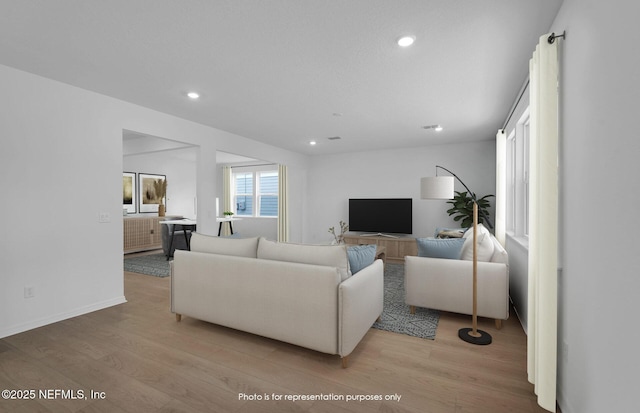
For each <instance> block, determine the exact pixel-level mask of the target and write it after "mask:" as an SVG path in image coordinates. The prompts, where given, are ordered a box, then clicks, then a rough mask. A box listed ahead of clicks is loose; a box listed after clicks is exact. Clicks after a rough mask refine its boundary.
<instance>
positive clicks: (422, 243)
mask: <svg viewBox="0 0 640 413" xmlns="http://www.w3.org/2000/svg"><path fill="white" fill-rule="evenodd" d="M464 241H465V240H464V238H416V242H417V244H418V256H419V257H429V258H448V259H452V260H457V259H460V253H461V251H462V246H463V245H464Z"/></svg>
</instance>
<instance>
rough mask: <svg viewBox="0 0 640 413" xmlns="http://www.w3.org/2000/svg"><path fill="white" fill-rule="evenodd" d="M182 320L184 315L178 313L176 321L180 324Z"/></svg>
mask: <svg viewBox="0 0 640 413" xmlns="http://www.w3.org/2000/svg"><path fill="white" fill-rule="evenodd" d="M180 320H182V314H178V313H176V321H177V322H180Z"/></svg>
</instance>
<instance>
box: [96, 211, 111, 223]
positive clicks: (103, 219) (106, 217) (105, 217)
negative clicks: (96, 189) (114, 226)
mask: <svg viewBox="0 0 640 413" xmlns="http://www.w3.org/2000/svg"><path fill="white" fill-rule="evenodd" d="M98 222H99V223H101V224H106V223H109V222H111V215H110V214H109V213H108V212H100V213H99V214H98Z"/></svg>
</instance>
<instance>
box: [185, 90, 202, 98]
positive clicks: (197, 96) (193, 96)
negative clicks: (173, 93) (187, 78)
mask: <svg viewBox="0 0 640 413" xmlns="http://www.w3.org/2000/svg"><path fill="white" fill-rule="evenodd" d="M187 96H189V98H191V99H198V98H199V97H200V94H199V93H197V92H189V93H187Z"/></svg>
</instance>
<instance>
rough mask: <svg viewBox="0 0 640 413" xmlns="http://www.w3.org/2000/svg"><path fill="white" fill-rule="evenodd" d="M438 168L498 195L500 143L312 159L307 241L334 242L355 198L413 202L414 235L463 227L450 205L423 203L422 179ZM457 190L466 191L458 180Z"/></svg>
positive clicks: (481, 192)
mask: <svg viewBox="0 0 640 413" xmlns="http://www.w3.org/2000/svg"><path fill="white" fill-rule="evenodd" d="M436 165H440V166H443V167H445V168H447V169H449V170H451V171H452V172H454V173H455V174H456V175H458V176H459V177H460V179H462V180H463V181H464V183H465V184H466V185H467V186H468V187H469V188H470V189H471V190H473V191H475V192H476V194H477V195H478V196H484V195H486V194H495V141H485V142H480V143H466V144H450V145H434V146H429V147H421V148H410V149H396V150H385V151H370V152H359V153H350V154H337V155H325V156H314V157H312V160H311V165H310V168H309V189H308V191H309V194H308V198H309V200H310V202H309V205H308V207H307V209H306V212H307V216H308V219H307V220H306V225H307V227H306V231H305V241H306V242H311V243H322V242H329V241H331V240H332V239H333V238H332V236H331V234H329V233H328V229H329V227H331V226H335V227H336V228H337V227H338V223H339V221H340V220H343V221H347V222H348V217H349V208H348V207H349V205H348V200H349V198H413V236H421V237H422V236H433V233H434V231H435V229H436V227H439V226H458V224H456V223H454V222H453V220H452V219H451V218H450V217H449V216H448V215H447V213H446V210H447V209H448V206H449V205H448V204H447V203H446V202H445V201H435V200H421V199H420V178H421V177H425V176H435V166H436ZM439 174H445V175H447V173H446V172H443V171H439ZM455 188H456V190H458V191H464V188H463V187H462V186H461V185H460V184H459V183H458V182H456V187H455ZM491 201H492V202H491V204H492V206H493V198H491ZM491 216H492V217H493V208H492V213H491Z"/></svg>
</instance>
